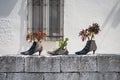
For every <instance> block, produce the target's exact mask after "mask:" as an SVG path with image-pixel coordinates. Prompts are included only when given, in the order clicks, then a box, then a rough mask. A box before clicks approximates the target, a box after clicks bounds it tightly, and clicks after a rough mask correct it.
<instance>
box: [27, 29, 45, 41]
mask: <svg viewBox="0 0 120 80" xmlns="http://www.w3.org/2000/svg"><path fill="white" fill-rule="evenodd" d="M44 37H46V33H44V32H42V31H38V32H35V33H29V34H27V36H26V40H27V41H30V42H32V41H40V40H42V39H43V38H44Z"/></svg>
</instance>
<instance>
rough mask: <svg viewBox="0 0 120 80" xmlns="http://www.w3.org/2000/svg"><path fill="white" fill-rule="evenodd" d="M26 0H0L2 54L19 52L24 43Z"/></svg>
mask: <svg viewBox="0 0 120 80" xmlns="http://www.w3.org/2000/svg"><path fill="white" fill-rule="evenodd" d="M25 6H26V0H0V55H1V54H17V53H18V52H19V51H20V47H21V46H22V45H23V43H24V42H23V39H24V34H25V31H24V30H25V29H24V28H25V26H26V23H25V22H26V10H25V9H26V7H25Z"/></svg>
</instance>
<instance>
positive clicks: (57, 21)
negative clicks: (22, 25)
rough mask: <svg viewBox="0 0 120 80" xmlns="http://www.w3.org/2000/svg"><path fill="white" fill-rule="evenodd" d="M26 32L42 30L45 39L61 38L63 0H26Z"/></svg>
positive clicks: (54, 39)
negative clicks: (45, 35)
mask: <svg viewBox="0 0 120 80" xmlns="http://www.w3.org/2000/svg"><path fill="white" fill-rule="evenodd" d="M27 20H28V26H27V32H28V33H33V32H36V31H39V30H40V31H43V32H45V33H46V34H47V40H52V41H56V40H59V39H60V38H63V22H64V21H63V20H64V0H28V17H27Z"/></svg>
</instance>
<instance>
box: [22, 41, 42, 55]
mask: <svg viewBox="0 0 120 80" xmlns="http://www.w3.org/2000/svg"><path fill="white" fill-rule="evenodd" d="M42 50H43V47H42V45H41V42H33V44H32V46H31V48H30V49H29V50H27V51H25V52H21V54H23V55H32V54H34V53H36V52H39V55H40V54H41V52H42Z"/></svg>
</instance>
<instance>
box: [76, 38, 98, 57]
mask: <svg viewBox="0 0 120 80" xmlns="http://www.w3.org/2000/svg"><path fill="white" fill-rule="evenodd" d="M96 50H97V46H96V43H95V40H88V41H87V43H86V45H85V47H84V48H83V49H82V50H81V51H78V52H75V54H77V55H86V54H87V53H88V52H90V51H93V54H95V51H96Z"/></svg>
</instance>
